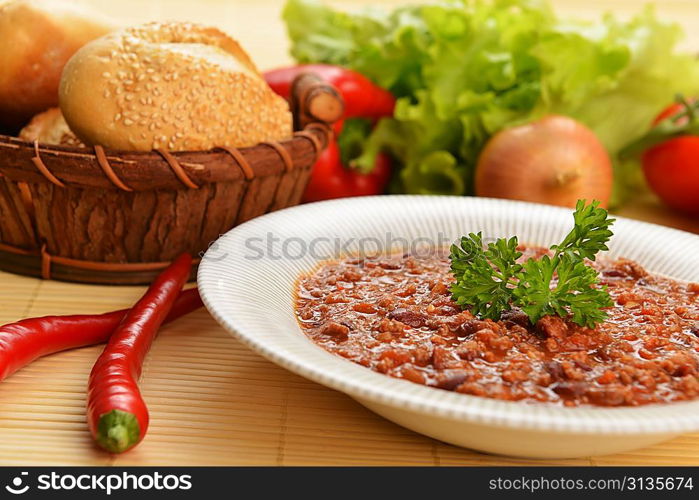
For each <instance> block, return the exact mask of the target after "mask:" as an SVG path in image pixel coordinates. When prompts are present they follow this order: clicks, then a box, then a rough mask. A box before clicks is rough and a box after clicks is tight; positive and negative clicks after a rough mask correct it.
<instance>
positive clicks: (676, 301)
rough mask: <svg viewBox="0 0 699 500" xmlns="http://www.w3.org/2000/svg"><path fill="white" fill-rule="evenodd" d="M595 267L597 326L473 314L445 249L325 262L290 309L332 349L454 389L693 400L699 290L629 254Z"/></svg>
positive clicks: (580, 400) (621, 402) (578, 400)
mask: <svg viewBox="0 0 699 500" xmlns="http://www.w3.org/2000/svg"><path fill="white" fill-rule="evenodd" d="M521 250H522V251H524V254H525V255H524V257H523V258H526V257H528V256H540V255H543V254H544V253H545V252H546V250H545V249H541V248H524V247H522V248H521ZM592 265H594V266H595V267H596V268H597V269H598V270H599V271H600V281H601V283H602V284H603V285H606V286H607V288H608V290H609V293H610V295H611V297H612V300H613V302H614V306H613V307H611V308H610V309H609V310H608V312H609V319H608V320H607V321H606V322H604V323H602V324H600V325H598V326H597V327H596V328H595V329H589V328H584V327H580V326H578V325H576V324H574V323H572V322H571V321H569V320H568V319H564V318H560V317H558V316H545V317H544V318H542V319H541V320H539V321H538V322H537V323H536V325H532V324H531V323H530V322H529V318H528V317H527V316H526V314H524V313H523V312H522V311H519V310H516V309H513V310H511V311H507V312H506V313H504V314H503V315H502V316H501V318H500V320H499V321H492V320H482V319H478V318H475V317H474V316H473V315H472V314H471V313H470V312H469V311H467V310H462V308H460V307H459V306H457V305H456V304H455V303H454V302H453V301H452V300H451V297H450V293H449V287H450V285H451V282H452V277H451V274H450V272H449V260H448V255H447V253H446V252H444V253H437V254H436V255H432V256H430V257H424V258H422V257H417V256H410V255H405V256H401V255H395V256H382V257H379V258H366V259H356V258H354V259H346V260H342V261H339V262H334V263H329V264H327V265H325V266H323V267H321V268H320V269H319V270H318V271H317V272H316V273H314V274H313V275H311V276H308V277H305V278H302V279H301V280H300V281H299V290H298V296H297V314H298V319H299V323H300V325H301V328H302V329H303V331H304V332H305V333H306V335H308V336H309V337H310V338H311V339H312V340H313V341H314V342H316V343H317V344H319V345H320V346H322V347H323V348H325V349H326V350H328V351H330V352H332V353H335V354H337V355H339V356H343V357H345V358H347V359H350V360H352V361H354V362H355V363H358V364H360V365H362V366H366V367H368V368H370V369H372V370H375V371H378V372H380V373H384V374H386V375H389V376H391V377H396V378H402V379H405V380H409V381H410V382H413V383H416V384H423V385H427V386H430V387H435V388H439V389H443V390H449V391H455V392H458V393H462V394H470V395H475V396H483V397H489V398H497V399H503V400H513V401H525V402H529V403H536V404H541V403H548V404H558V405H565V406H581V405H600V406H635V405H643V404H649V403H660V402H670V401H682V400H690V399H694V398H698V397H699V285H697V284H687V283H680V282H677V281H673V280H670V279H667V278H663V277H660V276H654V275H652V274H649V273H647V272H646V271H645V270H644V269H643V268H642V267H641V266H640V265H639V264H637V263H635V262H632V261H629V260H625V259H621V260H617V261H605V260H603V259H599V260H598V261H597V262H595V263H593V264H592Z"/></svg>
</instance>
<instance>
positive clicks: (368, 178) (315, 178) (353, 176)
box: [303, 141, 391, 202]
mask: <svg viewBox="0 0 699 500" xmlns="http://www.w3.org/2000/svg"><path fill="white" fill-rule="evenodd" d="M390 176H391V159H390V157H389V156H388V155H386V154H384V153H380V154H379V155H378V156H377V157H376V163H375V165H374V168H373V170H372V171H371V172H370V173H368V174H362V173H361V172H358V171H356V170H354V169H352V168H350V167H347V166H345V165H343V164H342V161H341V160H340V148H339V147H338V146H337V142H336V141H331V142H330V144H328V148H327V149H326V150H325V151H323V153H322V154H321V155H320V158H318V161H317V162H316V164H315V165H314V166H313V173H312V174H311V180H310V181H309V182H308V186H307V187H306V191H305V192H304V194H303V201H304V202H309V201H320V200H331V199H334V198H345V197H349V196H368V195H373V194H381V193H382V192H383V190H384V188H385V186H386V183H387V182H388V179H389V178H390Z"/></svg>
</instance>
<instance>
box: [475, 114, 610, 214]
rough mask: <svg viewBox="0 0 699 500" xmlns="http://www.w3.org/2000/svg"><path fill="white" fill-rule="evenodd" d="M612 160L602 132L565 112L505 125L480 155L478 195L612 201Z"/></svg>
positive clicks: (541, 200) (553, 201)
mask: <svg viewBox="0 0 699 500" xmlns="http://www.w3.org/2000/svg"><path fill="white" fill-rule="evenodd" d="M612 180H613V172H612V162H611V160H610V159H609V154H607V151H606V150H605V148H604V146H603V145H602V143H601V142H600V141H599V139H598V138H597V136H596V135H595V134H594V132H592V131H591V130H590V129H589V128H587V127H586V126H584V125H583V124H581V123H579V122H577V121H575V120H573V119H572V118H568V117H565V116H558V115H550V116H547V117H544V118H542V119H541V120H538V121H535V122H532V123H529V124H526V125H521V126H519V127H513V128H510V129H505V130H502V131H500V132H498V133H497V134H495V135H494V136H493V137H492V138H491V139H490V141H488V144H486V146H485V148H484V149H483V151H482V152H481V155H480V157H479V158H478V164H477V165H476V179H475V191H476V195H477V196H487V197H491V198H507V199H510V200H523V201H531V202H536V203H546V204H549V205H560V206H564V207H575V203H576V202H577V201H578V200H579V199H585V200H599V201H600V205H601V206H603V207H606V206H607V205H608V204H609V198H610V197H611V194H612Z"/></svg>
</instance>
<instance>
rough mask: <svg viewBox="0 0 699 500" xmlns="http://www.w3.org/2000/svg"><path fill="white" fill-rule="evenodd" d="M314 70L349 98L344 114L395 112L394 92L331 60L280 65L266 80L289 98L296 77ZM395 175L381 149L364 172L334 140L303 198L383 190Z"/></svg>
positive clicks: (338, 129)
mask: <svg viewBox="0 0 699 500" xmlns="http://www.w3.org/2000/svg"><path fill="white" fill-rule="evenodd" d="M307 72H312V73H315V74H316V75H318V76H319V77H321V78H322V79H323V80H325V81H327V82H329V83H330V84H332V85H333V86H334V87H335V88H336V89H337V90H338V91H339V92H340V94H341V95H342V98H343V99H344V101H345V113H344V118H345V119H347V118H349V119H355V118H363V119H368V120H371V121H372V122H374V123H375V122H376V121H377V120H378V119H380V118H383V117H386V116H392V115H393V109H394V108H395V104H396V100H395V98H394V97H393V95H392V94H391V93H390V92H389V91H387V90H386V89H383V88H381V87H379V86H378V85H376V84H374V83H373V82H371V81H370V80H369V79H368V78H366V77H365V76H364V75H362V74H360V73H357V72H356V71H352V70H349V69H346V68H341V67H339V66H331V65H327V64H302V65H298V66H291V67H286V68H279V69H275V70H271V71H267V72H266V73H265V80H266V81H267V83H268V84H269V86H270V87H272V90H274V91H275V92H276V93H277V94H279V95H281V96H282V97H284V98H286V99H289V98H290V93H291V85H292V82H293V81H294V79H295V78H296V77H297V76H298V75H300V74H302V73H307ZM343 125H344V120H340V121H338V122H337V123H335V126H334V127H333V128H334V130H335V134H336V135H337V136H339V135H340V134H342V130H343ZM390 176H391V160H390V158H389V156H388V155H386V154H383V153H380V154H379V155H378V156H377V157H376V161H375V163H374V165H373V168H372V170H371V171H370V172H368V173H364V172H360V171H359V170H357V169H356V168H352V167H351V166H349V165H346V164H345V163H344V162H343V161H342V156H341V151H340V147H339V145H338V142H337V141H331V143H330V144H329V145H328V148H327V149H326V150H325V151H324V152H323V153H322V154H321V155H320V157H319V158H318V161H317V162H316V164H315V166H314V168H313V173H312V174H311V179H310V181H309V184H308V187H307V188H306V191H305V192H304V195H303V201H319V200H329V199H333V198H344V197H349V196H365V195H373V194H380V193H382V192H383V191H384V189H385V188H386V185H387V184H388V181H389V179H390Z"/></svg>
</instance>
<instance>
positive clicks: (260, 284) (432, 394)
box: [198, 196, 699, 458]
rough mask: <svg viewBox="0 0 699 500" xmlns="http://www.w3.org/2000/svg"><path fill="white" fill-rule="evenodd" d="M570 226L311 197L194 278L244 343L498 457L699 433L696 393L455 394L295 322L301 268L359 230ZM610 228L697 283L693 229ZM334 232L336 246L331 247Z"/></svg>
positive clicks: (452, 205)
mask: <svg viewBox="0 0 699 500" xmlns="http://www.w3.org/2000/svg"><path fill="white" fill-rule="evenodd" d="M571 224H572V211H571V210H569V209H562V208H555V207H550V206H544V205H536V204H531V203H521V202H512V201H504V200H493V199H485V198H463V197H432V196H377V197H366V198H349V199H343V200H336V201H329V202H322V203H313V204H309V205H302V206H299V207H294V208H289V209H286V210H281V211H279V212H274V213H272V214H269V215H265V216H263V217H259V218H256V219H254V220H252V221H250V222H247V223H245V224H242V225H241V226H238V227H236V228H235V229H233V230H232V231H230V232H228V233H226V234H225V235H224V236H223V237H222V238H220V239H219V240H218V241H217V242H216V244H215V245H213V246H212V247H211V248H210V249H209V251H208V252H207V253H206V255H205V256H204V258H203V260H202V263H201V267H200V268H199V277H198V283H199V289H200V291H201V295H202V297H203V299H204V303H205V304H206V307H207V308H208V309H209V311H210V312H211V314H212V315H213V316H214V317H215V318H216V320H217V321H218V322H219V323H221V325H223V327H224V328H225V329H226V330H228V331H229V332H231V334H233V336H234V337H235V338H237V339H238V340H240V341H241V342H243V343H244V344H246V345H247V346H249V347H250V348H251V349H253V350H254V351H256V352H258V353H259V354H261V355H262V356H264V357H266V358H268V359H270V360H271V361H273V362H274V363H277V364H278V365H280V366H283V367H285V368H287V369H288V370H291V371H292V372H295V373H297V374H299V375H302V376H304V377H306V378H309V379H311V380H314V381H316V382H318V383H320V384H323V385H326V386H328V387H332V388H333V389H337V390H338V391H342V392H344V393H346V394H348V395H349V396H351V397H353V398H355V399H356V400H357V401H359V402H360V403H361V404H363V405H365V406H366V407H368V408H370V409H371V410H373V411H375V412H376V413H379V414H380V415H383V416H384V417H386V418H387V419H389V420H392V421H394V422H396V423H398V424H400V425H402V426H405V427H407V428H409V429H412V430H414V431H417V432H420V433H422V434H426V435H428V436H432V437H434V438H436V439H439V440H442V441H446V442H448V443H453V444H456V445H459V446H464V447H467V448H473V449H476V450H481V451H485V452H489V453H497V454H503V455H513V456H521V457H540V458H554V457H555V458H568V457H579V456H590V455H601V454H607V453H616V452H621V451H626V450H631V449H635V448H640V447H644V446H647V445H651V444H654V443H657V442H660V441H664V440H667V439H670V438H672V437H674V436H677V435H680V434H682V433H687V432H695V431H699V401H694V402H685V403H672V404H665V405H647V406H641V407H637V408H590V407H588V408H564V407H553V406H547V405H543V404H542V405H536V404H526V403H521V402H508V401H499V400H495V399H488V398H483V397H477V396H469V395H464V394H457V393H454V392H449V391H444V390H439V389H435V388H430V387H425V386H421V385H418V384H414V383H411V382H407V381H404V380H400V379H396V378H391V377H388V376H385V375H382V374H379V373H376V372H373V371H371V370H369V369H367V368H364V367H361V366H359V365H357V364H354V363H352V362H350V361H347V360H344V359H342V358H340V357H338V356H335V355H333V354H330V353H328V352H327V351H325V350H323V349H322V348H321V347H319V346H317V345H315V344H314V343H313V342H311V341H310V340H309V339H308V338H307V337H306V336H305V335H304V334H303V333H302V331H301V329H300V328H299V326H298V324H297V322H296V317H295V315H294V289H295V283H296V280H297V279H298V277H299V275H301V274H302V273H307V272H309V271H311V270H313V269H314V268H315V267H316V266H317V265H318V264H319V262H321V261H322V260H324V259H326V258H333V257H338V256H339V255H338V253H339V252H340V250H342V251H349V252H353V251H357V250H358V249H359V248H360V244H361V241H360V239H361V238H368V237H370V238H378V239H380V240H385V239H386V238H387V236H386V235H387V234H389V233H390V234H391V235H392V237H393V238H394V240H395V239H398V238H405V239H406V240H408V241H415V240H416V239H418V238H423V239H424V238H428V239H430V240H431V241H434V242H438V243H440V242H441V243H445V241H444V240H446V242H451V241H453V240H455V239H456V238H457V237H459V236H461V235H463V234H466V233H468V232H471V231H473V232H476V231H483V234H484V237H503V236H511V235H518V236H519V239H520V241H522V242H527V243H531V244H540V245H551V244H553V243H555V242H557V241H559V240H560V239H561V237H562V236H563V235H564V234H565V233H566V232H567V231H568V230H569V229H570V227H571ZM613 230H614V233H615V234H614V237H613V238H612V240H611V243H610V254H611V255H612V256H624V257H628V258H631V259H634V260H637V261H638V262H639V263H641V264H642V265H643V266H645V267H646V269H648V270H649V271H651V272H655V273H661V274H664V275H667V276H671V277H674V278H678V279H682V280H687V281H699V236H696V235H692V234H689V233H685V232H681V231H676V230H673V229H668V228H665V227H661V226H656V225H653V224H646V223H641V222H636V221H631V220H627V219H621V218H619V219H618V220H617V221H616V223H615V224H614V227H613ZM440 234H441V237H440ZM273 238H276V239H277V240H276V241H275V240H274V239H273ZM335 239H338V241H340V242H344V243H347V244H346V246H345V247H344V248H342V249H340V248H336V247H335V245H336V243H335ZM352 239H354V241H353V242H352V241H351V240H352ZM362 241H364V242H366V241H367V240H366V239H365V240H362ZM423 241H424V240H423ZM312 242H314V243H313V245H312V246H311V243H312ZM348 242H349V243H348ZM374 244H376V242H374ZM283 245H286V247H285V248H286V252H284V253H283V252H282V250H284V248H283ZM304 245H305V246H306V250H307V251H306V252H305V253H303V254H302V252H301V250H302V248H301V247H302V246H304ZM369 246H371V245H369ZM374 246H375V245H374ZM311 249H312V250H313V251H312V252H311V251H310V250H311ZM365 249H366V247H365Z"/></svg>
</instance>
